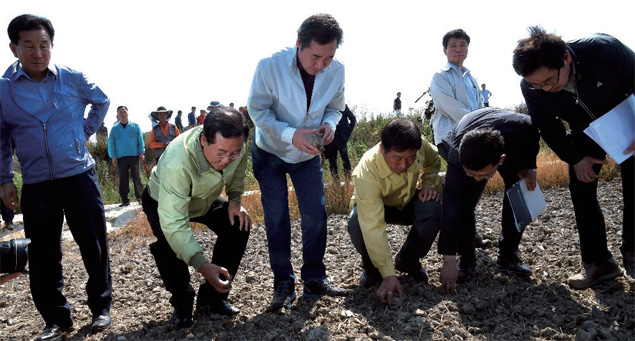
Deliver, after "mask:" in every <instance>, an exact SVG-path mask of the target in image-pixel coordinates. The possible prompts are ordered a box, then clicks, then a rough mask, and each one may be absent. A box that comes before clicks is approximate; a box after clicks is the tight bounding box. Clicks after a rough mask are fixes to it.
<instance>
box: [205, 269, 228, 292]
mask: <svg viewBox="0 0 635 341" xmlns="http://www.w3.org/2000/svg"><path fill="white" fill-rule="evenodd" d="M198 272H200V273H201V275H203V277H205V279H206V280H207V282H208V283H209V284H211V285H212V287H214V289H216V291H217V292H219V293H221V294H225V293H228V292H229V290H230V289H231V280H229V279H227V280H222V279H221V278H220V275H223V276H225V278H230V276H229V272H228V271H227V269H225V268H223V267H222V266H218V265H216V264H212V263H210V262H207V263H205V264H203V265H201V267H200V268H198Z"/></svg>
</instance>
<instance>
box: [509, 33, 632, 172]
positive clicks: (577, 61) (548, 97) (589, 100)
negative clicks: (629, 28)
mask: <svg viewBox="0 0 635 341" xmlns="http://www.w3.org/2000/svg"><path fill="white" fill-rule="evenodd" d="M567 48H568V50H569V53H570V54H571V57H572V59H573V62H572V63H573V64H574V65H575V76H574V77H575V79H576V87H577V96H576V94H573V93H571V92H569V91H566V90H561V91H559V92H555V93H550V92H546V91H543V90H537V89H533V88H532V87H531V85H530V84H529V83H528V82H527V81H525V80H524V79H523V80H522V81H521V83H520V87H521V90H522V92H523V96H525V101H526V102H527V107H528V109H529V113H530V115H531V118H532V121H533V122H534V124H535V125H536V127H538V129H539V130H540V133H541V134H542V137H543V139H544V140H545V141H546V142H547V144H548V145H549V147H551V149H553V151H554V152H555V153H556V154H557V155H558V157H560V158H561V159H562V160H563V161H566V162H567V163H569V164H576V163H578V162H579V161H580V160H582V159H583V158H584V157H585V156H587V155H588V156H593V157H596V158H600V159H602V158H604V156H605V155H606V154H605V153H604V151H603V150H602V148H601V147H600V146H598V145H597V144H596V143H595V142H594V141H593V140H591V139H590V138H589V137H588V136H587V135H586V134H585V133H584V132H583V131H584V129H585V128H586V127H588V126H589V124H590V123H591V122H592V121H593V120H595V119H596V118H598V117H600V116H602V115H604V114H606V113H607V112H608V111H610V110H611V109H613V108H614V107H615V106H616V105H618V104H619V103H620V102H622V101H623V100H624V99H625V98H626V97H628V96H629V95H630V94H632V93H633V87H634V86H633V83H634V82H635V68H634V64H635V54H634V53H633V50H631V49H630V48H628V47H627V46H625V45H624V44H622V43H621V42H620V41H619V40H617V39H616V38H614V37H611V36H609V35H606V34H596V35H593V36H591V37H588V38H583V39H578V40H574V41H571V42H568V43H567ZM585 107H586V108H585ZM560 119H562V120H564V121H566V122H567V123H568V125H569V128H570V130H571V131H570V134H568V132H567V131H566V130H565V128H564V125H563V124H562V121H560Z"/></svg>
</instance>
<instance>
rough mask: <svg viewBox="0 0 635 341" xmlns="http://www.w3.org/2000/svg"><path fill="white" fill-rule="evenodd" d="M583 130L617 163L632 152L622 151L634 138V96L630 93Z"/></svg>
mask: <svg viewBox="0 0 635 341" xmlns="http://www.w3.org/2000/svg"><path fill="white" fill-rule="evenodd" d="M584 132H585V133H586V134H587V135H589V137H591V138H592V139H593V141H595V142H596V143H597V144H598V145H600V147H602V148H603V149H604V151H605V152H606V153H607V154H608V155H609V156H610V157H611V158H612V159H613V160H614V161H615V162H617V163H618V164H620V163H622V162H624V160H626V159H628V158H629V157H630V156H631V155H633V152H631V153H629V154H624V151H625V150H626V149H627V148H628V147H629V146H630V145H631V143H632V142H633V140H635V96H633V95H630V96H628V98H626V99H625V100H624V101H622V103H620V104H618V105H617V106H616V107H615V108H613V109H611V111H609V112H608V113H606V114H605V115H604V116H602V117H600V118H598V119H597V120H595V121H593V122H591V124H590V125H589V127H587V128H586V129H585V130H584Z"/></svg>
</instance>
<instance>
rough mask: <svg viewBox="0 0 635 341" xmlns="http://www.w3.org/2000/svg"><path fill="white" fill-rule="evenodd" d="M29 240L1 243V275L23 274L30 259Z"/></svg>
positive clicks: (13, 240)
mask: <svg viewBox="0 0 635 341" xmlns="http://www.w3.org/2000/svg"><path fill="white" fill-rule="evenodd" d="M30 243H31V239H29V238H20V239H11V240H9V241H3V242H0V274H4V273H14V272H23V271H24V268H25V267H26V263H27V261H28V259H29V251H28V245H29V244H30Z"/></svg>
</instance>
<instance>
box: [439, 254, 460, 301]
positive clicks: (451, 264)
mask: <svg viewBox="0 0 635 341" xmlns="http://www.w3.org/2000/svg"><path fill="white" fill-rule="evenodd" d="M439 277H440V278H439V279H440V280H441V287H442V288H443V290H444V291H445V293H446V294H452V295H454V294H455V293H456V281H457V280H458V279H459V269H458V268H457V266H456V256H443V267H442V268H441V274H440V276H439Z"/></svg>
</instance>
